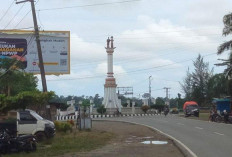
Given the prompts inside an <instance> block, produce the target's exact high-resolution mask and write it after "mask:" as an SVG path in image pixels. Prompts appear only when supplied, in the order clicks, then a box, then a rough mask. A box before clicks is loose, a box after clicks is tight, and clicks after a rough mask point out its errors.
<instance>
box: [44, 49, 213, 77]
mask: <svg viewBox="0 0 232 157" xmlns="http://www.w3.org/2000/svg"><path fill="white" fill-rule="evenodd" d="M214 54H216V53H210V54H207V55H204V56H202V57H207V56H210V55H214ZM188 61H192V58H191V59H187V60H181V61H178V62H174V63H170V64H165V65H160V66H154V67H150V68H143V69H138V70H132V71H128V72H126V73H117V74H115V76H118V75H124V74H128V73H137V72H141V71H147V70H151V69H157V68H161V67H167V66H170V65H175V64H177V63H183V62H188ZM104 76H105V75H96V76H85V77H78V78H72V79H57V80H47V81H64V80H78V79H89V78H97V77H104Z"/></svg>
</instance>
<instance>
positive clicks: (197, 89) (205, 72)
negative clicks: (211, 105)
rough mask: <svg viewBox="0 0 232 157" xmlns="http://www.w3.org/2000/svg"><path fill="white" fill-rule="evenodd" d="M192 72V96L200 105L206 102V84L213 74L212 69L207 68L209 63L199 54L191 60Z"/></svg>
mask: <svg viewBox="0 0 232 157" xmlns="http://www.w3.org/2000/svg"><path fill="white" fill-rule="evenodd" d="M193 65H194V67H195V68H194V72H192V74H191V75H192V89H193V91H192V98H193V100H195V101H197V102H198V104H199V105H200V106H201V105H203V103H205V102H206V97H207V93H208V91H207V89H208V88H207V84H208V82H209V80H210V78H211V77H212V76H213V69H211V70H210V69H209V63H207V62H204V59H203V57H202V56H201V55H200V54H199V55H198V57H197V59H196V60H195V61H194V62H193Z"/></svg>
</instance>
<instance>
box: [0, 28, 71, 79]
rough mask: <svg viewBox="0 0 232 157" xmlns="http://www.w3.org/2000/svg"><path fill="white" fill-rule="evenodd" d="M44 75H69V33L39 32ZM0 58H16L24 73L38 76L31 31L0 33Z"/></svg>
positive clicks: (35, 47)
mask: <svg viewBox="0 0 232 157" xmlns="http://www.w3.org/2000/svg"><path fill="white" fill-rule="evenodd" d="M40 43H41V49H42V54H43V61H44V69H45V74H46V75H53V74H54V75H60V74H70V32H69V31H40ZM0 58H16V59H18V60H20V61H22V62H23V64H24V65H25V67H26V69H25V71H26V72H28V73H33V74H40V69H39V59H38V51H37V45H36V38H35V35H34V32H33V31H15V30H3V31H0Z"/></svg>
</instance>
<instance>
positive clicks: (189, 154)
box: [93, 119, 197, 157]
mask: <svg viewBox="0 0 232 157" xmlns="http://www.w3.org/2000/svg"><path fill="white" fill-rule="evenodd" d="M93 121H111V122H124V123H131V124H136V125H141V126H145V127H147V128H150V129H152V130H155V131H157V132H159V133H160V134H162V135H164V136H166V137H168V138H170V139H171V140H173V143H174V144H175V145H176V146H177V148H178V149H179V150H180V152H181V153H182V154H183V155H184V157H197V155H196V154H195V153H194V152H192V151H191V150H190V149H189V148H188V147H187V146H186V145H184V144H183V143H182V142H181V141H179V140H177V139H176V138H174V137H172V136H171V135H168V134H166V133H164V132H162V131H160V130H159V129H157V128H154V127H151V126H148V125H145V124H139V123H136V122H128V121H122V120H110V119H109V120H106V119H104V120H101V119H93Z"/></svg>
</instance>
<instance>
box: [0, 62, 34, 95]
mask: <svg viewBox="0 0 232 157" xmlns="http://www.w3.org/2000/svg"><path fill="white" fill-rule="evenodd" d="M24 68H25V67H24V65H23V64H22V62H20V61H17V60H16V59H8V58H4V59H0V93H3V94H5V95H7V96H11V95H17V94H18V93H20V92H22V91H34V90H36V87H37V81H36V80H37V79H36V76H33V75H32V74H27V73H25V72H23V69H24Z"/></svg>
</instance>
